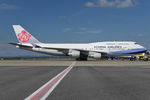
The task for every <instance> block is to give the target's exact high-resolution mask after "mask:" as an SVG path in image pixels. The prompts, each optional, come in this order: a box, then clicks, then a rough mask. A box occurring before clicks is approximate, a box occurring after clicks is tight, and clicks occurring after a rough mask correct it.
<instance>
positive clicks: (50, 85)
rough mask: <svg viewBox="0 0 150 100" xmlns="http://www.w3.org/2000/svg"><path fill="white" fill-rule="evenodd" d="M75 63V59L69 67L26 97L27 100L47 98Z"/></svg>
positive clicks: (43, 99)
mask: <svg viewBox="0 0 150 100" xmlns="http://www.w3.org/2000/svg"><path fill="white" fill-rule="evenodd" d="M75 64H76V61H74V62H73V63H72V64H71V65H70V66H69V67H68V68H66V69H65V70H64V71H62V72H61V73H59V74H58V75H57V76H55V77H54V78H52V79H51V80H50V81H48V82H47V83H46V84H44V85H43V86H42V87H40V88H39V89H38V90H36V91H35V92H34V93H33V94H31V95H30V96H29V97H27V98H25V100H45V99H46V98H47V97H48V95H49V94H50V93H51V92H52V91H53V90H54V88H55V87H56V86H57V85H58V84H59V83H60V81H61V80H62V79H63V78H64V77H65V76H66V75H67V73H68V72H69V71H70V70H71V69H72V68H73V67H74V65H75Z"/></svg>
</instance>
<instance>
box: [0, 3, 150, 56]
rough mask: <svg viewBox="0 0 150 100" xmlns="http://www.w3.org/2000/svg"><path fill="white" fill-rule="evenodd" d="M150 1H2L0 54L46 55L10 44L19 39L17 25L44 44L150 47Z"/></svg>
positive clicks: (0, 9)
mask: <svg viewBox="0 0 150 100" xmlns="http://www.w3.org/2000/svg"><path fill="white" fill-rule="evenodd" d="M149 4H150V0H0V57H13V56H43V55H41V54H38V53H33V52H30V51H24V50H19V49H17V48H15V47H14V46H11V45H9V44H8V43H9V42H16V43H17V42H18V41H17V38H16V36H15V33H14V30H13V28H12V25H15V24H18V25H21V26H23V27H24V28H25V29H26V30H27V31H28V32H29V33H30V34H32V35H33V36H34V37H36V38H37V39H38V40H39V41H41V42H45V43H89V42H101V41H135V42H138V43H139V44H141V45H143V46H145V47H146V48H148V49H150V39H149V37H150V11H149V10H150V6H149ZM44 56H45V55H44Z"/></svg>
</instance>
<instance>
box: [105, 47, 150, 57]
mask: <svg viewBox="0 0 150 100" xmlns="http://www.w3.org/2000/svg"><path fill="white" fill-rule="evenodd" d="M145 51H147V49H146V48H139V49H130V50H122V51H115V52H109V53H108V55H133V54H139V53H144V52H145Z"/></svg>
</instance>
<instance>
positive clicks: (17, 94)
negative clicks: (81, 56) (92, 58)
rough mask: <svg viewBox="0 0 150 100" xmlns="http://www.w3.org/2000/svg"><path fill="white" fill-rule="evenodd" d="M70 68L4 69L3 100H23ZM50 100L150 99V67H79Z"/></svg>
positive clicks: (0, 95)
mask: <svg viewBox="0 0 150 100" xmlns="http://www.w3.org/2000/svg"><path fill="white" fill-rule="evenodd" d="M66 67H68V66H54V67H53V66H38V67H36V66H34V67H31V66H30V67H29V66H28V67H27V66H17V67H12V66H1V67H0V100H23V99H25V98H26V97H28V96H29V95H30V94H32V93H33V92H34V91H36V90H37V89H38V88H39V87H41V86H42V85H43V84H45V83H46V82H47V81H49V80H50V79H52V78H53V77H54V76H56V75H57V74H58V73H60V72H61V71H62V70H64V69H65V68H66ZM47 100H150V66H138V67H137V66H127V67H126V66H122V67H119V66H118V67H112V66H96V67H94V66H91V67H90V66H77V67H74V68H73V69H72V70H71V71H70V72H69V73H68V74H67V75H66V76H65V78H64V79H63V80H62V81H61V82H60V83H59V84H58V86H57V87H56V88H55V89H54V90H53V92H52V93H51V94H50V95H49V96H48V98H47Z"/></svg>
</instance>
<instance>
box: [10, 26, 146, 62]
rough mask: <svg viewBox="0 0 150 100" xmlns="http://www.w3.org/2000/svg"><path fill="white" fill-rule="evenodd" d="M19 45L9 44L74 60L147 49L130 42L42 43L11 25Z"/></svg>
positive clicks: (18, 27) (21, 28) (21, 29)
mask: <svg viewBox="0 0 150 100" xmlns="http://www.w3.org/2000/svg"><path fill="white" fill-rule="evenodd" d="M13 29H14V31H15V33H16V36H17V39H18V41H19V43H9V44H12V45H15V46H16V47H17V48H19V49H24V50H29V51H34V52H39V53H45V54H50V55H55V56H71V57H73V58H76V60H87V58H88V57H89V58H95V59H100V58H102V57H106V56H107V57H108V56H109V57H115V56H117V57H119V56H133V55H135V54H140V53H144V52H146V51H147V49H146V48H145V47H143V46H141V45H139V44H138V43H136V42H132V41H110V42H109V41H106V42H93V43H78V44H76V43H65V44H63V43H59V44H58V43H54V44H51V43H42V42H40V41H38V40H37V39H36V38H35V37H34V36H33V35H31V34H30V33H29V32H27V31H26V30H25V29H24V28H23V27H21V26H20V25H13Z"/></svg>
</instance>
